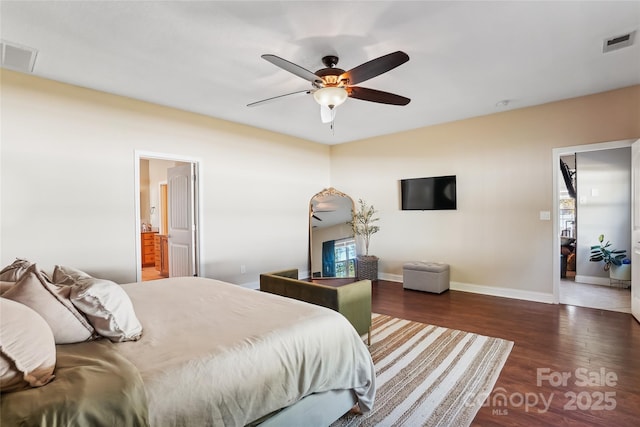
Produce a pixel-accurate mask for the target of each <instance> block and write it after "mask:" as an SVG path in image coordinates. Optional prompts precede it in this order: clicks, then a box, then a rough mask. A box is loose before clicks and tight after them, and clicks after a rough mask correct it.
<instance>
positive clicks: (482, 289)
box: [449, 282, 554, 304]
mask: <svg viewBox="0 0 640 427" xmlns="http://www.w3.org/2000/svg"><path fill="white" fill-rule="evenodd" d="M449 288H450V289H451V290H454V291H462V292H471V293H474V294H482V295H490V296H494V297H503V298H513V299H521V300H525V301H534V302H543V303H546V304H554V301H553V294H552V293H550V294H548V293H544V292H535V291H523V290H521V289H511V288H498V287H495V286H485V285H474V284H471V283H460V282H451V283H450V285H449Z"/></svg>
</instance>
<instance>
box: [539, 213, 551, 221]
mask: <svg viewBox="0 0 640 427" xmlns="http://www.w3.org/2000/svg"><path fill="white" fill-rule="evenodd" d="M550 220H551V212H549V211H540V221H550Z"/></svg>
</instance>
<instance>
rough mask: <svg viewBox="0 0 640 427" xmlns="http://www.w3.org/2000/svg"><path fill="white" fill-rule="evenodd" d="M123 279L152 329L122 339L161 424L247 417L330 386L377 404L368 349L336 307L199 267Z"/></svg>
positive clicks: (234, 422)
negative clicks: (200, 273)
mask: <svg viewBox="0 0 640 427" xmlns="http://www.w3.org/2000/svg"><path fill="white" fill-rule="evenodd" d="M123 289H124V290H125V291H126V292H127V294H128V295H129V296H130V298H131V300H132V302H133V305H134V307H135V311H136V315H137V316H138V318H139V319H140V321H141V323H142V326H143V328H144V331H143V335H142V338H141V339H140V340H139V341H136V342H125V343H120V344H118V345H117V346H114V347H115V348H116V351H118V352H119V353H120V354H121V355H123V356H124V357H125V358H126V359H128V360H129V361H130V362H131V363H132V364H133V365H134V366H135V367H136V368H137V369H138V371H139V373H140V375H141V377H142V380H143V383H144V387H145V392H146V395H147V401H148V407H149V421H150V424H151V425H152V426H154V425H155V426H187V425H225V426H243V425H246V424H249V423H251V422H252V421H254V420H257V419H259V418H261V417H263V416H265V415H267V414H270V413H272V412H274V411H277V410H279V409H281V408H284V407H287V406H290V405H292V404H295V403H296V402H298V401H299V400H300V399H302V398H303V397H305V396H308V395H310V394H313V393H321V392H324V391H328V390H353V393H354V394H355V396H356V399H357V401H358V403H359V404H360V408H361V410H363V411H364V412H366V411H368V410H369V409H371V407H372V405H373V402H374V399H375V372H374V366H373V362H372V360H371V356H370V354H369V351H368V349H367V347H366V346H365V345H364V343H363V341H362V339H361V337H360V336H359V335H358V334H357V332H356V331H355V329H353V327H352V326H351V324H350V323H349V322H348V321H347V320H346V319H345V318H344V317H343V316H342V315H341V314H339V313H337V312H335V311H332V310H330V309H327V308H324V307H320V306H315V305H311V304H308V303H305V302H301V301H296V300H292V299H289V298H284V297H280V296H278V295H273V294H267V293H263V292H259V291H256V290H251V289H246V288H242V287H239V286H236V285H232V284H229V283H225V282H222V281H218V280H213V279H206V278H198V277H182V278H168V279H162V280H156V281H150V282H140V283H130V284H125V285H123Z"/></svg>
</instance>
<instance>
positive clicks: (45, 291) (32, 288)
mask: <svg viewBox="0 0 640 427" xmlns="http://www.w3.org/2000/svg"><path fill="white" fill-rule="evenodd" d="M70 290H71V289H70V288H69V287H67V286H56V285H54V284H52V283H49V282H48V281H47V279H46V278H45V276H44V275H43V274H42V273H41V272H40V271H38V268H37V266H36V264H32V265H31V266H30V267H29V268H28V269H27V272H26V273H25V274H23V275H22V277H21V278H20V280H18V281H17V282H16V284H15V285H13V286H12V287H11V289H9V290H8V291H7V292H5V293H4V294H2V297H3V298H9V299H11V300H14V301H17V302H20V303H22V304H24V305H26V306H28V307H31V308H32V309H33V310H35V311H36V312H37V313H38V314H39V315H40V316H42V318H43V319H44V320H45V321H46V322H47V323H48V324H49V327H50V328H51V330H52V331H53V337H54V338H55V342H56V344H71V343H76V342H82V341H87V340H90V339H91V338H93V337H94V332H95V330H94V329H93V327H92V326H91V325H90V324H89V322H87V319H85V318H84V316H83V315H82V313H80V312H79V311H78V310H77V309H76V308H75V307H74V306H73V304H72V303H71V301H70V300H69V294H70Z"/></svg>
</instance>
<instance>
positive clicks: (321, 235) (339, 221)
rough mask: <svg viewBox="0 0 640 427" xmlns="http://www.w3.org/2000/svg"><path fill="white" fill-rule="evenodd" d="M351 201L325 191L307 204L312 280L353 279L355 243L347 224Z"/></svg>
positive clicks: (345, 196) (335, 192) (334, 190)
mask: <svg viewBox="0 0 640 427" xmlns="http://www.w3.org/2000/svg"><path fill="white" fill-rule="evenodd" d="M353 208H354V204H353V199H351V197H349V196H348V195H346V194H344V193H342V192H340V191H338V190H336V189H335V188H327V189H325V190H322V191H321V192H319V193H318V194H316V195H315V196H313V197H312V198H311V202H310V203H309V264H310V265H309V267H310V272H311V276H312V277H313V278H323V277H355V276H356V241H355V238H354V237H353V232H352V230H351V226H350V225H348V224H347V222H349V221H351V215H352V213H351V212H352V210H353Z"/></svg>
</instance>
